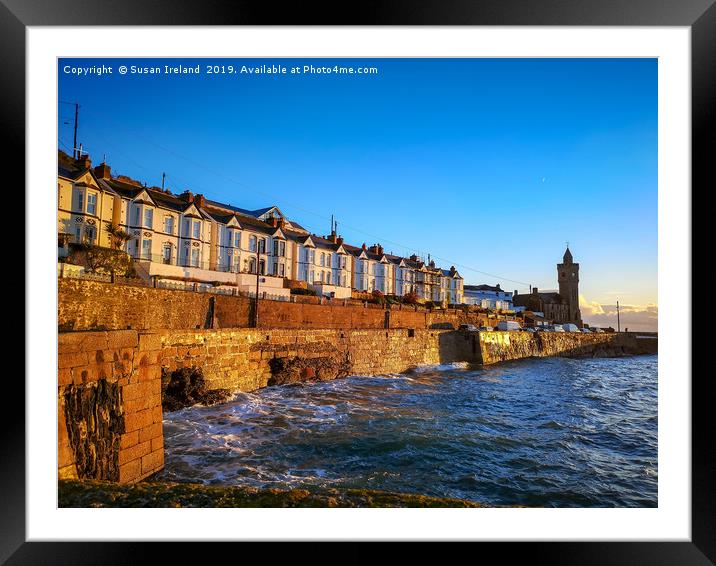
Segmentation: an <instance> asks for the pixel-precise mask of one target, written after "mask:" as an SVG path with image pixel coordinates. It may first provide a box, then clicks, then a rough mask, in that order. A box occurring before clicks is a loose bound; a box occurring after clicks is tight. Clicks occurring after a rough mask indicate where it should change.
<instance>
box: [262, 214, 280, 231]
mask: <svg viewBox="0 0 716 566" xmlns="http://www.w3.org/2000/svg"><path fill="white" fill-rule="evenodd" d="M264 222H266V224H268V225H269V226H273V227H274V228H276V227H277V226H278V218H276V217H275V216H269V217H268V218H267V219H266V220H265V221H264Z"/></svg>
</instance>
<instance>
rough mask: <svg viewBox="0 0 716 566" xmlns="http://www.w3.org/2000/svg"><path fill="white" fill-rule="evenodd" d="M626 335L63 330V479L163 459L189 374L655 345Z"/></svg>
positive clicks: (343, 371) (250, 382)
mask: <svg viewBox="0 0 716 566" xmlns="http://www.w3.org/2000/svg"><path fill="white" fill-rule="evenodd" d="M656 349H657V340H656V339H653V338H650V339H640V338H638V337H637V336H636V335H631V334H576V333H575V334H570V333H564V334H562V333H538V334H530V333H526V332H525V333H523V332H460V331H451V330H425V329H387V330H386V329H380V330H377V329H351V330H333V329H322V330H311V329H242V328H233V329H218V330H217V329H200V330H142V331H137V330H109V331H88V332H61V333H60V334H59V339H58V401H57V403H58V404H57V408H58V470H59V477H60V478H80V479H82V478H92V479H105V480H111V481H117V482H120V483H131V482H136V481H138V480H140V479H143V478H146V477H148V476H150V475H152V474H154V473H155V472H157V471H159V470H161V469H162V468H163V465H164V442H163V432H162V420H163V409H162V400H163V395H164V394H165V393H166V390H167V389H166V388H167V386H168V384H171V383H173V380H174V379H175V378H176V376H180V375H184V374H185V372H189V373H190V374H191V375H193V376H195V377H196V376H199V377H200V378H201V379H202V380H203V382H204V383H205V385H206V389H208V390H209V391H216V390H227V391H230V392H234V391H253V390H256V389H259V388H261V387H265V386H267V385H272V384H283V383H292V382H297V381H305V380H310V379H319V380H329V379H335V378H338V377H343V376H346V375H377V374H386V373H398V372H403V371H406V370H408V369H410V368H413V367H416V366H420V365H424V364H440V363H451V362H469V363H479V364H493V363H498V362H501V361H507V360H514V359H520V358H525V357H548V356H565V357H606V356H621V355H631V354H643V353H655V352H656Z"/></svg>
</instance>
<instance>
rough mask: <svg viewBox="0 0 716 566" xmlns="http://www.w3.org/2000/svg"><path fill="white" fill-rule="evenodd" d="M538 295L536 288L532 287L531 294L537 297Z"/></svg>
mask: <svg viewBox="0 0 716 566" xmlns="http://www.w3.org/2000/svg"><path fill="white" fill-rule="evenodd" d="M538 293H539V289H537V287H532V294H533V295H537V294H538Z"/></svg>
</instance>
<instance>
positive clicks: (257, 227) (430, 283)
mask: <svg viewBox="0 0 716 566" xmlns="http://www.w3.org/2000/svg"><path fill="white" fill-rule="evenodd" d="M57 189H58V201H57V207H58V214H57V218H58V250H59V255H60V256H62V255H66V254H67V253H68V250H69V246H70V244H72V243H86V244H91V245H96V246H101V247H112V246H113V244H115V247H117V245H116V244H117V242H116V240H113V236H112V234H111V232H112V229H117V228H119V229H121V230H122V231H124V232H125V233H126V234H127V236H126V241H123V242H121V246H120V247H121V249H123V250H124V251H126V252H127V253H128V254H129V255H131V256H132V257H133V258H134V260H135V266H136V269H137V272H138V275H140V276H141V277H144V278H153V279H155V280H158V281H200V282H207V283H208V282H211V283H213V284H221V285H229V286H232V287H237V288H238V289H239V290H240V291H243V292H248V293H253V292H254V291H255V289H256V280H257V271H258V276H259V277H258V279H259V292H260V293H265V294H267V295H271V296H274V297H276V298H284V299H286V298H288V297H289V295H290V288H291V287H293V286H296V285H294V284H292V283H291V282H293V283H296V282H298V283H299V284H303V286H305V287H307V288H310V289H313V290H314V291H316V293H317V294H318V295H321V296H326V297H331V298H337V299H344V298H350V297H351V296H352V292H353V291H359V292H369V293H370V292H373V291H380V292H381V293H383V294H385V295H397V296H403V295H406V294H408V293H416V294H417V295H418V297H419V298H420V299H424V300H431V301H435V302H438V303H446V304H447V303H460V302H462V297H463V292H462V288H463V285H462V277H461V276H460V274H459V273H458V272H457V271H456V270H455V268H454V267H452V268H451V269H450V270H444V269H440V268H438V267H436V266H435V262H434V261H431V262H429V263H427V264H426V263H424V262H423V261H422V260H421V259H420V258H418V257H417V256H411V257H410V258H403V257H400V256H396V255H393V254H388V253H385V251H384V250H383V248H382V246H380V245H379V244H374V245H372V246H370V247H368V246H366V245H365V244H363V245H362V246H361V247H356V246H351V245H348V244H346V243H344V241H343V238H341V237H340V236H339V235H338V234H337V233H336V231H335V227H333V226H332V230H331V233H330V234H329V235H328V236H318V235H316V234H311V233H309V231H308V230H306V229H305V228H303V227H302V226H301V225H300V224H298V223H297V222H295V221H293V220H289V219H288V218H286V217H285V215H284V214H283V213H282V212H281V210H280V209H279V208H278V207H277V206H270V207H266V208H262V209H258V210H247V209H243V208H238V207H236V206H233V205H229V204H224V203H220V202H217V201H214V200H210V199H208V198H206V197H205V196H204V195H202V194H193V193H192V192H190V191H184V192H182V193H181V194H178V195H176V194H173V193H172V192H171V191H169V190H164V189H162V188H159V187H147V186H146V185H143V184H141V183H139V182H138V181H136V180H134V179H131V178H129V177H125V176H121V175H120V176H117V177H115V176H112V174H111V169H110V167H109V165H107V164H106V163H102V164H100V165H99V166H97V167H94V168H93V167H92V165H91V162H90V159H89V157H88V156H84V157H81V158H80V159H73V158H71V157H70V156H68V155H67V154H65V153H64V152H61V151H60V152H59V157H58V181H57Z"/></svg>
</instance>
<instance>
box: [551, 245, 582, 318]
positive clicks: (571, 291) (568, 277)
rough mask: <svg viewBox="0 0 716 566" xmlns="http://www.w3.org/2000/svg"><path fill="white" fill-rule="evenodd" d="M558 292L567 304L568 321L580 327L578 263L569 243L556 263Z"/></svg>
mask: <svg viewBox="0 0 716 566" xmlns="http://www.w3.org/2000/svg"><path fill="white" fill-rule="evenodd" d="M557 281H558V282H559V294H560V295H561V296H562V298H563V299H564V300H565V301H566V302H567V304H568V305H569V321H568V322H572V323H574V324H576V325H577V326H579V327H580V328H581V326H582V315H581V313H580V312H579V264H578V263H574V258H573V257H572V252H570V251H569V245H567V250H566V251H565V252H564V257H563V258H562V263H558V264H557Z"/></svg>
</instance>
